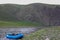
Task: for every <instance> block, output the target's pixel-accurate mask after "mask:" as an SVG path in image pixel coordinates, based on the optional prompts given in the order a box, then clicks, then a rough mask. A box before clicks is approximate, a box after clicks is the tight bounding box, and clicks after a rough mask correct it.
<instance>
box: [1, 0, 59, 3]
mask: <svg viewBox="0 0 60 40" xmlns="http://www.w3.org/2000/svg"><path fill="white" fill-rule="evenodd" d="M2 3H15V4H30V3H48V4H60V0H0V4H2Z"/></svg>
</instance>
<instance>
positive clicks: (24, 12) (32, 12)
mask: <svg viewBox="0 0 60 40" xmlns="http://www.w3.org/2000/svg"><path fill="white" fill-rule="evenodd" d="M0 7H1V8H0V9H1V10H0V15H1V16H0V20H9V21H10V20H12V21H13V20H15V21H18V20H19V21H20V20H25V21H32V22H42V23H43V24H44V25H52V26H60V6H59V5H48V4H41V3H35V4H29V5H15V4H9V5H4V6H3V5H0ZM3 11H4V12H3ZM10 12H11V13H10ZM2 14H5V15H6V16H5V15H4V16H3V15H2ZM7 15H8V16H7Z"/></svg>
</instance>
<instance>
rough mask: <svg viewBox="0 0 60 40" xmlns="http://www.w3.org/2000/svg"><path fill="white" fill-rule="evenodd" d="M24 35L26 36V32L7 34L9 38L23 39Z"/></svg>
mask: <svg viewBox="0 0 60 40" xmlns="http://www.w3.org/2000/svg"><path fill="white" fill-rule="evenodd" d="M23 37H24V34H22V33H19V34H15V35H12V34H7V35H6V38H8V39H22V38H23Z"/></svg>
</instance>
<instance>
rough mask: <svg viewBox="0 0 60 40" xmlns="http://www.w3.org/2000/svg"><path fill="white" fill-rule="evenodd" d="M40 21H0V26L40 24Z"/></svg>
mask: <svg viewBox="0 0 60 40" xmlns="http://www.w3.org/2000/svg"><path fill="white" fill-rule="evenodd" d="M41 25H42V24H41V23H37V22H28V21H19V22H15V21H14V22H10V21H0V27H2V26H3V27H4V26H5V27H8V26H15V27H16V26H18V27H19V26H41Z"/></svg>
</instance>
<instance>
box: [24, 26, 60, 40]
mask: <svg viewBox="0 0 60 40" xmlns="http://www.w3.org/2000/svg"><path fill="white" fill-rule="evenodd" d="M46 37H48V38H49V39H50V40H60V27H52V28H44V29H40V30H39V31H37V32H35V33H32V34H30V35H28V36H25V37H24V38H23V40H45V39H46Z"/></svg>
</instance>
